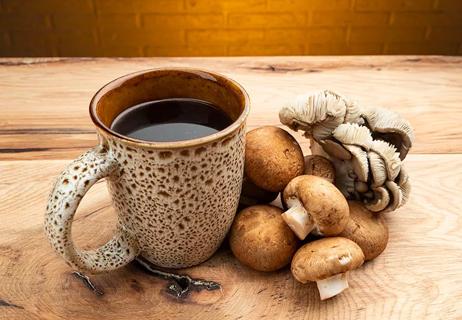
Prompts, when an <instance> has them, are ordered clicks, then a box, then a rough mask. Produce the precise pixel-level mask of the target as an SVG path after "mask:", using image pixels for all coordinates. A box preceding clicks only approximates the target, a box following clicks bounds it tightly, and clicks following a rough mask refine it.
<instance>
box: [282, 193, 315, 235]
mask: <svg viewBox="0 0 462 320" xmlns="http://www.w3.org/2000/svg"><path fill="white" fill-rule="evenodd" d="M286 202H287V205H288V206H289V210H287V211H286V212H284V213H283V214H282V219H284V221H285V222H286V223H287V225H288V226H289V227H290V229H292V231H293V232H294V233H295V234H296V235H297V237H298V238H299V239H300V240H303V239H305V238H306V236H307V235H308V234H309V233H310V232H311V231H312V230H313V229H314V227H315V226H314V224H313V222H312V220H311V217H310V214H309V213H308V212H307V211H306V210H305V208H304V207H303V204H302V203H301V202H300V200H298V199H297V198H292V199H288V200H287V201H286Z"/></svg>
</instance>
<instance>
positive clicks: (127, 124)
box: [111, 98, 232, 142]
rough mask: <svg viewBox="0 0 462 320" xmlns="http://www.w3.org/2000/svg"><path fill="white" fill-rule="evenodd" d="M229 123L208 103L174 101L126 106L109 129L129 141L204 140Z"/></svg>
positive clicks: (224, 115)
mask: <svg viewBox="0 0 462 320" xmlns="http://www.w3.org/2000/svg"><path fill="white" fill-rule="evenodd" d="M231 123H232V121H231V119H230V118H229V116H228V115H227V114H226V113H224V112H223V111H222V110H221V109H219V108H218V107H216V106H214V105H212V104H210V103H208V102H205V101H202V100H197V99H189V98H174V99H164V100H156V101H149V102H144V103H141V104H137V105H135V106H133V107H130V108H128V109H126V110H124V111H123V112H121V113H120V114H119V115H118V116H117V117H116V118H115V119H114V121H113V122H112V125H111V129H112V130H114V131H116V132H118V133H120V134H122V135H124V136H127V137H130V138H135V139H139V140H148V141H158V142H165V141H180V140H190V139H196V138H201V137H205V136H208V135H211V134H213V133H215V132H218V131H220V130H223V129H224V128H226V127H227V126H229V125H230V124H231Z"/></svg>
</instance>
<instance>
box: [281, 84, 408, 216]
mask: <svg viewBox="0 0 462 320" xmlns="http://www.w3.org/2000/svg"><path fill="white" fill-rule="evenodd" d="M279 117H280V119H281V122H282V123H283V124H285V125H287V126H289V127H290V128H292V129H294V130H299V129H300V130H303V131H305V136H307V137H308V138H310V139H311V150H312V154H313V155H321V156H325V157H327V158H328V159H329V160H330V161H331V163H332V164H333V166H334V168H335V185H336V186H337V188H338V189H339V190H340V191H341V192H342V193H343V195H344V196H345V197H347V198H348V199H352V200H359V201H361V202H363V203H364V204H365V206H366V207H367V208H368V209H369V210H371V211H373V212H377V213H379V212H387V211H393V210H395V209H397V208H398V207H400V206H402V205H403V204H404V203H405V202H406V200H407V199H408V197H409V192H410V183H409V178H408V176H407V174H406V172H401V171H402V160H403V159H404V158H405V156H406V154H407V153H408V151H409V149H410V148H411V146H412V141H413V139H414V133H413V131H412V128H411V126H410V124H409V122H407V121H406V120H405V119H402V118H401V117H400V116H399V115H398V114H397V113H394V112H392V111H389V110H386V109H382V108H364V109H363V108H360V107H359V106H358V105H357V104H355V103H354V102H352V101H351V100H349V99H347V98H345V97H343V96H341V95H339V94H336V93H334V92H332V91H329V90H324V91H321V92H318V93H314V94H307V95H303V96H298V97H297V98H296V99H295V101H294V102H292V103H290V104H288V105H287V106H285V107H284V108H282V109H281V111H280V114H279Z"/></svg>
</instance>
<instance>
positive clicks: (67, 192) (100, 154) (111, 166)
mask: <svg viewBox="0 0 462 320" xmlns="http://www.w3.org/2000/svg"><path fill="white" fill-rule="evenodd" d="M117 167H118V162H117V160H115V159H114V158H113V157H112V156H111V155H110V154H109V153H108V152H107V151H106V150H105V148H104V147H102V146H97V147H95V148H93V149H90V150H89V151H87V152H86V153H84V154H83V155H81V156H80V157H79V158H78V159H76V160H74V161H73V162H72V163H71V164H69V165H68V166H67V168H66V169H65V170H64V171H63V172H62V173H61V175H60V176H59V177H58V179H57V181H56V183H55V185H54V188H53V190H52V192H51V194H50V196H49V198H48V204H47V209H46V214H45V233H46V235H47V236H48V240H49V241H50V243H51V245H52V246H53V248H54V249H55V251H56V252H57V253H58V254H60V255H61V256H62V257H63V258H64V259H65V260H66V262H67V264H68V265H70V266H71V267H73V268H76V269H77V270H79V271H82V272H90V273H99V272H104V271H111V270H115V269H117V268H120V267H122V266H124V265H126V264H128V263H129V262H130V261H132V260H133V259H134V258H135V257H136V256H137V255H138V254H139V252H140V249H139V246H138V242H137V240H136V238H135V236H134V235H133V234H132V233H131V232H130V231H128V230H127V229H125V228H124V226H122V225H121V224H120V223H118V225H117V230H116V232H115V235H114V236H113V237H112V239H111V240H109V241H108V242H107V243H106V244H105V245H103V246H102V247H100V248H98V249H96V250H90V251H80V250H78V249H77V248H76V247H75V246H74V243H73V241H72V237H71V226H72V220H73V218H74V214H75V211H76V210H77V207H78V205H79V203H80V200H82V198H83V196H84V195H85V193H86V192H87V191H88V190H89V189H90V188H91V186H93V185H94V184H95V183H96V182H97V181H98V180H100V179H102V178H104V177H107V176H110V175H111V174H112V173H113V172H114V171H115V169H116V168H117Z"/></svg>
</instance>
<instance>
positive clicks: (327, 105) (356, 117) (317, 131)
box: [279, 90, 364, 140]
mask: <svg viewBox="0 0 462 320" xmlns="http://www.w3.org/2000/svg"><path fill="white" fill-rule="evenodd" d="M360 115H361V112H360V109H359V108H358V106H357V105H356V104H355V103H354V102H352V101H350V100H348V99H346V98H344V97H343V96H341V95H339V94H337V93H335V92H332V91H329V90H324V91H321V92H317V93H310V94H305V95H299V96H297V97H296V98H295V99H294V100H293V101H291V102H290V103H288V104H287V105H286V106H284V107H283V108H282V109H281V111H280V112H279V119H280V121H281V123H282V124H284V125H286V126H288V127H289V128H291V129H292V130H294V131H298V130H303V131H305V135H306V136H307V137H308V138H310V137H313V138H314V139H315V140H323V139H326V138H328V137H330V136H331V134H332V131H334V129H335V128H337V127H338V126H339V125H340V124H342V123H345V122H346V121H348V122H354V123H360V124H361V123H363V121H364V120H363V119H362V118H361V117H360Z"/></svg>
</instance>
